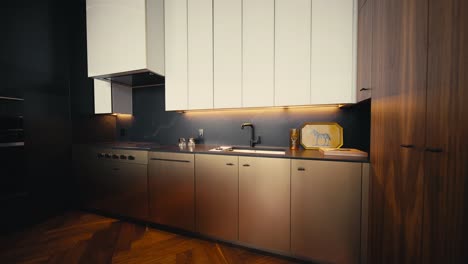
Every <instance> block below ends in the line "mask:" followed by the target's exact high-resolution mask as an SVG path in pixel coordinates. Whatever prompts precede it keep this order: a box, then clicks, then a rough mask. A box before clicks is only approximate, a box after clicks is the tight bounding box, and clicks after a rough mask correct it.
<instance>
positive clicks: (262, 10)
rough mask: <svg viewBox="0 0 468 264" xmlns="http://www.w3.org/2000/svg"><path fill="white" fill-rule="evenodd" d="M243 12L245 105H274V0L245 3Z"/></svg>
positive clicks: (243, 101)
mask: <svg viewBox="0 0 468 264" xmlns="http://www.w3.org/2000/svg"><path fill="white" fill-rule="evenodd" d="M242 13H243V14H242V19H243V21H242V25H243V27H242V31H243V32H242V48H243V56H242V58H243V60H242V86H243V88H242V106H243V107H267V106H273V105H274V80H275V77H274V72H275V71H274V64H275V59H274V58H275V48H274V47H275V0H243V12H242Z"/></svg>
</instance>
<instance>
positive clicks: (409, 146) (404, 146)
mask: <svg viewBox="0 0 468 264" xmlns="http://www.w3.org/2000/svg"><path fill="white" fill-rule="evenodd" d="M400 147H402V148H414V145H411V144H410V145H405V144H401V145H400Z"/></svg>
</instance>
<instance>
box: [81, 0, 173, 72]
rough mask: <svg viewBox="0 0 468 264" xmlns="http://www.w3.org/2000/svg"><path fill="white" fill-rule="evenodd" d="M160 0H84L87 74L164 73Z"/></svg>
mask: <svg viewBox="0 0 468 264" xmlns="http://www.w3.org/2000/svg"><path fill="white" fill-rule="evenodd" d="M163 7H164V1H163V0H115V1H110V0H86V33H87V47H88V49H87V50H88V76H89V77H97V76H101V77H102V76H108V75H122V74H131V73H134V72H142V71H152V72H154V73H157V74H160V75H164V21H163V17H164V16H163Z"/></svg>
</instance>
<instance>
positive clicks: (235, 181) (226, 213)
mask: <svg viewBox="0 0 468 264" xmlns="http://www.w3.org/2000/svg"><path fill="white" fill-rule="evenodd" d="M195 189H196V195H195V197H196V212H197V213H196V225H197V231H198V232H200V233H201V234H204V235H208V236H211V237H216V238H220V239H223V240H230V241H237V239H238V217H239V214H238V212H239V167H238V157H237V156H223V155H203V154H197V155H196V156H195Z"/></svg>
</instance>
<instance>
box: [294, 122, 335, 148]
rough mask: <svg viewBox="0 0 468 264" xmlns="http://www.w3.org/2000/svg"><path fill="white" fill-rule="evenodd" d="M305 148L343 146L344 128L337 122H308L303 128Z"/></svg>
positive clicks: (303, 144)
mask: <svg viewBox="0 0 468 264" xmlns="http://www.w3.org/2000/svg"><path fill="white" fill-rule="evenodd" d="M301 145H302V147H303V148H304V149H319V148H323V147H326V148H340V147H341V146H343V128H342V127H341V126H340V125H339V124H338V123H335V122H308V123H304V125H302V128H301Z"/></svg>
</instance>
